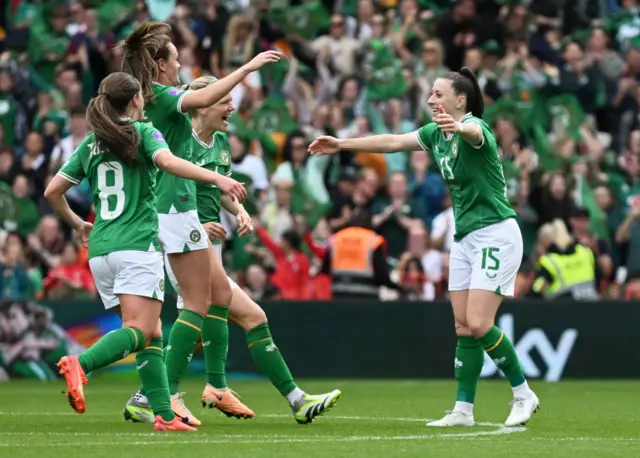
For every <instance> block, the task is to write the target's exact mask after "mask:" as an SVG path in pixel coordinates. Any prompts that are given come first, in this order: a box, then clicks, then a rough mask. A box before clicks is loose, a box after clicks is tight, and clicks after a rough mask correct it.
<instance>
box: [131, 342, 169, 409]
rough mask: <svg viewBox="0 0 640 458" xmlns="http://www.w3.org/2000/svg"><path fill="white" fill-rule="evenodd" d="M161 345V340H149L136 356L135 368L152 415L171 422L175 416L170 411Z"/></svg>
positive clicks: (167, 383)
mask: <svg viewBox="0 0 640 458" xmlns="http://www.w3.org/2000/svg"><path fill="white" fill-rule="evenodd" d="M162 345H163V343H162V338H158V339H151V342H149V345H147V347H146V348H145V349H144V350H140V351H139V352H138V354H137V355H136V366H137V368H138V374H140V381H141V382H142V386H143V389H144V395H145V396H146V397H147V398H148V399H149V404H151V409H152V410H153V414H154V415H156V416H157V415H159V416H161V417H162V419H163V420H165V421H171V420H173V419H174V418H175V416H176V415H175V414H174V413H173V410H171V398H170V396H169V382H168V380H167V368H166V367H165V365H164V352H163V351H162ZM141 391H142V390H141Z"/></svg>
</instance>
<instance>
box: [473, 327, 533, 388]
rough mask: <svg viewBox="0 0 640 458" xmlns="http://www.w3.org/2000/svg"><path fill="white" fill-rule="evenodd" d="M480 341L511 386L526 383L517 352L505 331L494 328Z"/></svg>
mask: <svg viewBox="0 0 640 458" xmlns="http://www.w3.org/2000/svg"><path fill="white" fill-rule="evenodd" d="M478 340H480V343H481V344H482V347H483V348H484V351H486V352H487V354H488V355H489V356H490V357H491V359H492V360H493V362H494V363H496V366H498V368H499V369H500V370H501V371H502V373H503V374H504V375H505V377H507V379H508V380H509V383H510V384H511V386H520V385H522V384H523V383H524V382H525V378H524V372H522V368H521V367H520V361H519V360H518V355H517V354H516V350H515V348H513V344H512V343H511V341H510V340H509V338H508V337H507V336H505V335H504V331H502V330H501V329H500V328H498V327H497V326H494V327H492V328H491V329H490V330H489V332H487V333H486V334H485V335H484V336H482V337H481V338H480V339H478Z"/></svg>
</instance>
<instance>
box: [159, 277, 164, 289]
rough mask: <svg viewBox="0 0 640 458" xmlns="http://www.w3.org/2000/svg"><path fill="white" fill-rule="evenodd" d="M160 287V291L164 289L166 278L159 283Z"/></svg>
mask: <svg viewBox="0 0 640 458" xmlns="http://www.w3.org/2000/svg"><path fill="white" fill-rule="evenodd" d="M158 289H159V290H160V291H164V279H162V280H160V283H158Z"/></svg>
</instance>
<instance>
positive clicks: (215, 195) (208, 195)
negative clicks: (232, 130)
mask: <svg viewBox="0 0 640 458" xmlns="http://www.w3.org/2000/svg"><path fill="white" fill-rule="evenodd" d="M191 141H192V143H193V161H194V162H195V164H196V165H199V166H201V167H204V168H205V169H209V170H213V171H214V172H218V173H219V174H220V175H225V176H230V175H231V153H230V151H231V146H230V145H229V140H228V139H227V134H225V133H224V132H216V133H215V134H214V135H213V140H212V143H211V145H207V144H206V143H204V142H203V141H202V140H200V138H199V137H198V134H196V133H195V132H192V140H191ZM220 194H221V193H220V189H218V187H216V185H214V184H210V183H200V182H198V183H196V199H197V203H198V218H199V219H200V222H201V223H209V222H216V223H219V222H220Z"/></svg>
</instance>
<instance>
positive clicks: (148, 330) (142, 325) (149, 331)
mask: <svg viewBox="0 0 640 458" xmlns="http://www.w3.org/2000/svg"><path fill="white" fill-rule="evenodd" d="M157 325H158V323H157V322H155V321H154V322H146V321H145V320H141V319H135V318H134V319H130V320H125V321H123V322H122V327H123V328H132V329H137V330H138V331H140V332H141V333H142V336H143V337H144V345H145V346H146V345H148V344H149V342H150V341H151V339H152V338H153V337H154V335H153V334H154V331H155V330H156V327H157ZM160 335H162V331H160Z"/></svg>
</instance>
